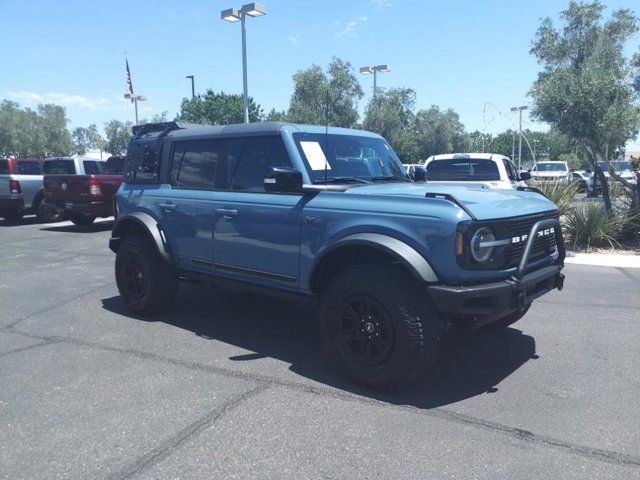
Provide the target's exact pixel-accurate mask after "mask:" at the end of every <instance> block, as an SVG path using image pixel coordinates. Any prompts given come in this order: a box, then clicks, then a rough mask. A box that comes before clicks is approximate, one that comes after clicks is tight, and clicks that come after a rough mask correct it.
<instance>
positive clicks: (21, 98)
mask: <svg viewBox="0 0 640 480" xmlns="http://www.w3.org/2000/svg"><path fill="white" fill-rule="evenodd" d="M3 97H5V98H7V99H9V100H13V101H15V102H18V103H20V104H23V105H25V106H28V107H35V106H36V105H38V104H40V103H55V104H56V105H62V106H63V107H79V108H86V109H88V110H92V111H95V110H107V109H110V108H112V107H113V102H112V101H111V100H109V99H107V98H104V97H85V96H83V95H73V94H68V93H57V92H50V93H43V94H40V93H36V92H29V91H26V90H7V91H5V92H4V94H3Z"/></svg>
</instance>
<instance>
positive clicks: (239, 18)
mask: <svg viewBox="0 0 640 480" xmlns="http://www.w3.org/2000/svg"><path fill="white" fill-rule="evenodd" d="M266 14H267V8H266V7H265V6H264V5H262V4H260V3H257V2H254V3H247V4H246V5H243V6H242V8H241V9H240V10H238V9H235V8H228V9H226V10H223V11H222V12H220V18H221V19H222V20H225V21H227V22H231V23H235V22H240V24H241V30H242V90H243V91H242V98H243V104H244V123H249V87H248V81H247V29H246V25H245V20H246V16H247V15H249V16H250V17H261V16H263V15H266Z"/></svg>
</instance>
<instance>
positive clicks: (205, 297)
mask: <svg viewBox="0 0 640 480" xmlns="http://www.w3.org/2000/svg"><path fill="white" fill-rule="evenodd" d="M110 227H111V223H109V222H99V223H96V224H95V225H94V226H92V227H90V228H86V229H80V228H78V227H75V226H74V225H72V224H70V223H59V224H51V225H40V224H37V223H33V221H32V220H30V219H28V218H27V219H25V222H24V224H23V225H19V226H9V225H7V224H6V223H5V222H4V221H0V245H1V250H2V261H1V262H0V478H6V479H19V478H28V479H35V478H73V479H76V478H100V479H125V478H126V479H128V478H180V479H187V478H188V479H191V478H206V479H211V478H221V479H227V478H242V479H245V478H261V479H262V478H264V479H267V478H269V479H271V478H273V479H289V478H291V479H305V478H309V479H318V478H323V479H334V478H345V479H365V478H371V479H398V478H403V479H404V478H409V479H413V478H415V479H427V478H434V479H435V478H464V479H466V478H481V479H484V478H486V479H514V478H531V479H540V478H563V479H573V478H575V479H584V478H611V479H622V478H625V479H627V478H640V408H639V407H640V369H639V368H638V365H640V348H639V347H638V345H639V343H638V341H639V340H638V339H639V338H640V315H639V314H638V313H639V311H640V269H617V268H607V267H588V266H580V265H568V266H567V268H566V275H567V281H566V288H565V290H564V291H562V292H553V293H551V294H549V295H547V296H545V297H544V298H542V299H540V300H539V301H538V302H537V303H536V304H535V305H534V306H533V308H532V310H531V311H530V313H529V314H528V315H527V317H525V319H524V320H523V321H522V322H520V323H518V324H516V325H515V326H514V327H515V328H509V329H507V330H506V331H504V332H501V333H500V334H474V335H459V336H456V337H454V338H450V339H449V340H448V341H447V347H446V349H445V351H444V352H443V354H442V356H441V359H440V360H439V363H438V366H437V368H436V370H435V371H434V372H432V373H431V374H430V375H428V376H427V377H425V378H423V379H421V380H420V381H419V382H418V383H417V384H416V385H414V386H412V387H411V388H409V389H408V390H405V391H402V392H399V393H395V394H376V393H372V392H368V391H364V390H361V389H358V388H356V387H354V386H352V385H350V384H349V383H348V382H347V381H345V380H344V379H343V378H342V377H341V376H340V375H339V374H338V373H337V372H336V370H335V369H334V367H333V366H332V365H331V364H330V363H329V362H328V360H327V357H326V356H325V354H324V352H323V349H322V346H321V344H320V341H319V335H318V330H317V327H316V323H315V317H314V311H313V308H311V307H310V306H305V305H295V304H288V303H285V302H283V301H277V300H272V299H267V298H263V297H259V296H255V295H250V294H243V293H235V292H231V291H228V290H223V289H217V288H213V287H209V288H201V287H198V286H194V285H183V286H181V288H180V292H179V294H178V298H177V302H176V304H175V306H174V308H173V310H171V311H170V312H169V313H167V314H164V315H160V316H156V317H152V318H144V319H143V318H136V317H134V316H132V315H130V314H128V313H127V311H126V310H125V309H124V306H123V304H122V302H121V301H120V299H119V297H118V293H117V290H116V287H115V282H114V279H113V261H114V256H113V254H112V253H111V252H110V251H109V250H108V249H107V239H108V237H109V234H110Z"/></svg>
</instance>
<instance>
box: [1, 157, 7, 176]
mask: <svg viewBox="0 0 640 480" xmlns="http://www.w3.org/2000/svg"><path fill="white" fill-rule="evenodd" d="M8 174H9V161H8V160H0V175H8Z"/></svg>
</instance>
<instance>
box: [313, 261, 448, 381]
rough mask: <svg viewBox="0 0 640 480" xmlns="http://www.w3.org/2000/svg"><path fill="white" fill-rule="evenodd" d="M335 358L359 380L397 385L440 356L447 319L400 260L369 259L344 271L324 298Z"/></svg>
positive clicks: (324, 326)
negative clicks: (440, 313) (445, 319)
mask: <svg viewBox="0 0 640 480" xmlns="http://www.w3.org/2000/svg"><path fill="white" fill-rule="evenodd" d="M320 328H321V332H322V336H323V339H324V341H325V343H326V345H327V348H328V350H329V355H330V356H331V358H332V360H333V361H334V362H335V363H336V364H337V365H338V366H339V367H340V368H341V369H342V370H344V372H345V373H346V374H347V375H348V376H349V377H351V378H352V379H353V380H355V381H356V382H358V383H360V384H363V385H366V386H368V387H370V388H373V389H376V390H394V389H398V388H401V387H403V386H405V385H407V384H409V383H410V382H411V381H413V380H415V379H416V378H417V377H418V376H419V375H420V374H421V373H422V372H424V371H425V370H426V369H427V368H428V367H430V366H431V365H432V364H433V362H434V361H435V359H436V355H437V353H438V347H439V344H440V337H441V332H442V321H441V318H440V316H439V314H438V313H437V311H436V309H435V307H434V306H433V304H432V303H431V301H430V299H429V296H428V295H427V292H426V291H425V290H424V289H423V288H420V285H419V284H418V282H417V281H416V280H415V279H414V278H413V277H412V276H411V275H410V274H409V273H408V272H406V271H404V270H403V269H402V268H400V267H399V266H397V265H393V264H387V263H368V264H362V265H356V266H353V267H349V268H347V269H345V270H343V271H342V272H340V273H338V274H337V275H336V276H335V277H334V278H333V279H332V280H331V281H330V282H329V284H328V285H327V287H326V288H325V290H324V292H323V294H322V297H321V301H320Z"/></svg>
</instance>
